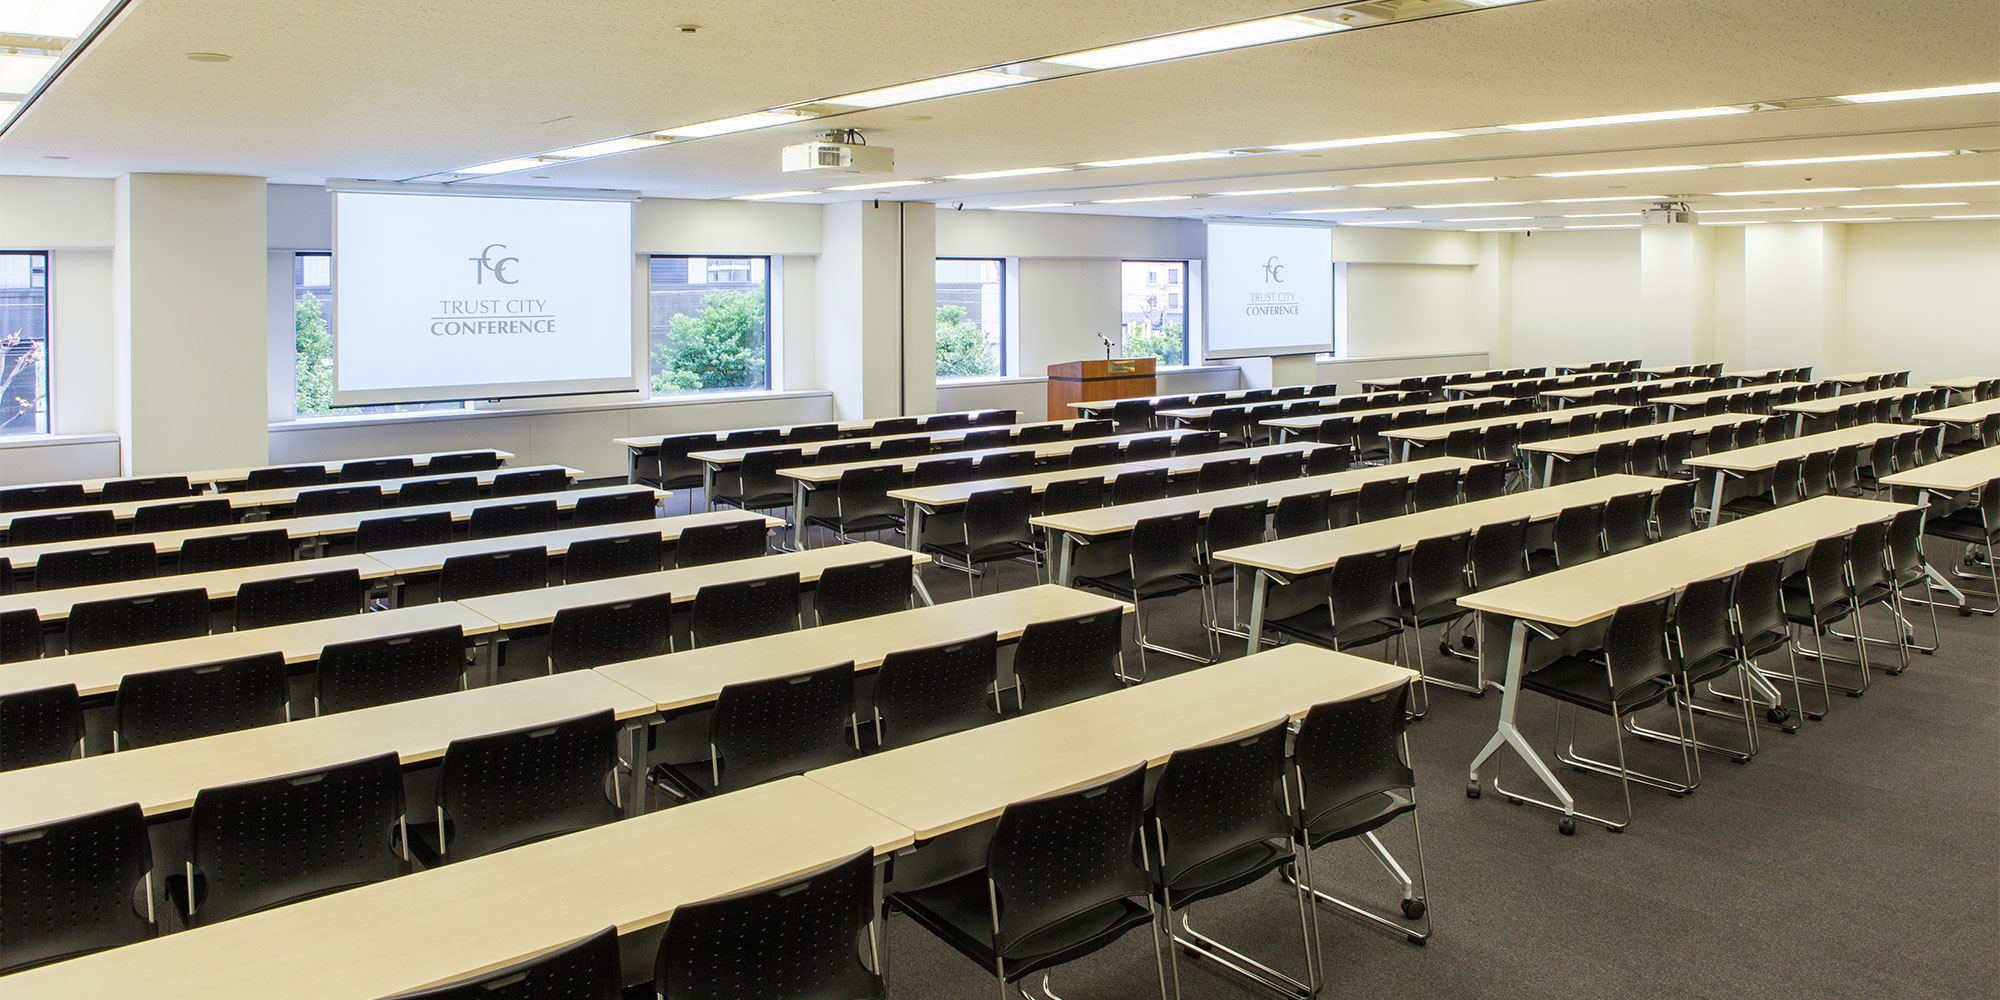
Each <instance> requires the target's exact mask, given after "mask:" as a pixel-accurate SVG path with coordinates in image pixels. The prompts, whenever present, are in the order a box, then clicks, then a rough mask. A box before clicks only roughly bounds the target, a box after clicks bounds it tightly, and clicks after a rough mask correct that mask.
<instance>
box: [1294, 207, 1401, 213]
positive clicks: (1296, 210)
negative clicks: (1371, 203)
mask: <svg viewBox="0 0 2000 1000" xmlns="http://www.w3.org/2000/svg"><path fill="white" fill-rule="evenodd" d="M1386 211H1388V209H1386V208H1381V207H1376V208H1294V209H1292V210H1290V211H1288V212H1286V213H1285V214H1286V215H1332V214H1334V213H1336V212H1386Z"/></svg>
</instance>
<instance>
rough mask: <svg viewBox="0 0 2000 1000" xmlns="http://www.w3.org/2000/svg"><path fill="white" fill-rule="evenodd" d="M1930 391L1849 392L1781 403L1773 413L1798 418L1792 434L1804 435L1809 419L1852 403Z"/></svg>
mask: <svg viewBox="0 0 2000 1000" xmlns="http://www.w3.org/2000/svg"><path fill="white" fill-rule="evenodd" d="M1929 391H1931V389H1930V386H1927V385H1920V386H1916V387H1915V388H1901V389H1875V390H1872V391H1870V392H1848V393H1842V394H1840V395H1838V396H1828V397H1826V398H1825V399H1802V400H1799V401H1798V402H1796V403H1781V404H1779V405H1777V406H1773V407H1771V412H1772V413H1790V414H1792V415H1794V417H1796V419H1797V421H1798V422H1797V423H1796V424H1794V425H1793V428H1792V433H1793V435H1795V436H1796V435H1801V434H1804V433H1805V432H1806V421H1807V420H1808V419H1810V418H1812V417H1824V416H1830V415H1832V414H1833V413H1835V412H1837V411H1838V410H1839V409H1840V408H1841V407H1843V406H1846V405H1848V404H1850V403H1873V402H1877V401H1879V400H1884V399H1898V400H1899V399H1902V398H1904V397H1906V396H1918V395H1922V394H1924V393H1926V392H1929Z"/></svg>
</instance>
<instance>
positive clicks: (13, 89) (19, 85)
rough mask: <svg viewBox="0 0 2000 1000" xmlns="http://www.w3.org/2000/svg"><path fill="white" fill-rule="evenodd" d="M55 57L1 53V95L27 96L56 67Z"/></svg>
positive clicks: (24, 53)
mask: <svg viewBox="0 0 2000 1000" xmlns="http://www.w3.org/2000/svg"><path fill="white" fill-rule="evenodd" d="M56 61H57V60H56V57H55V56H35V55H29V54H28V53H26V52H13V53H9V52H4V51H0V94H25V93H27V92H28V91H30V90H33V89H35V84H38V83H40V82H42V77H44V76H47V75H48V73H49V70H51V69H54V68H55V65H56Z"/></svg>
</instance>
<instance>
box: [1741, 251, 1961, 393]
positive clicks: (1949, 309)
mask: <svg viewBox="0 0 2000 1000" xmlns="http://www.w3.org/2000/svg"><path fill="white" fill-rule="evenodd" d="M1759 228H1761V227H1759ZM1847 230H1848V232H1847V282H1846V284H1847V350H1846V367H1847V368H1849V369H1851V370H1858V371H1900V370H1902V369H1905V368H1907V369H1909V370H1910V380H1911V381H1912V382H1918V381H1923V380H1926V379H1938V378H1950V377H1955V376H1963V375H2000V220H1995V221H1986V220H1977V221H1965V222H1874V223H1869V224H1867V225H1854V226H1848V227H1847Z"/></svg>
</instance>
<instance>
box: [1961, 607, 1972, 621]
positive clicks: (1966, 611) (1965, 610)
mask: <svg viewBox="0 0 2000 1000" xmlns="http://www.w3.org/2000/svg"><path fill="white" fill-rule="evenodd" d="M1958 616H1959V617H1960V618H1970V617H1972V605H1970V604H1961V605H1959V606H1958Z"/></svg>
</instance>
